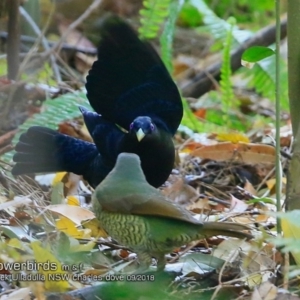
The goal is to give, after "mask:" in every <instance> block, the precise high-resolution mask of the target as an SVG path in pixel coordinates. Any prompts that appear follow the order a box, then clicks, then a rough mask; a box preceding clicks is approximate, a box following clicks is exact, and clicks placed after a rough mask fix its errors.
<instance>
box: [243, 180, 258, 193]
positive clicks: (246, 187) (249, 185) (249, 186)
mask: <svg viewBox="0 0 300 300" xmlns="http://www.w3.org/2000/svg"><path fill="white" fill-rule="evenodd" d="M244 190H245V191H247V192H249V193H250V194H251V195H253V196H256V195H257V192H256V189H255V188H254V187H253V185H252V183H251V182H249V181H248V180H247V181H246V183H245V185H244Z"/></svg>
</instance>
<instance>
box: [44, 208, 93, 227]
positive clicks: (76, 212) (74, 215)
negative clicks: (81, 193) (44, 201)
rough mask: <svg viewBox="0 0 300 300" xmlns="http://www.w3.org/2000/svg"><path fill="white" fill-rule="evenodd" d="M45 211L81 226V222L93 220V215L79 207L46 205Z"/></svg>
mask: <svg viewBox="0 0 300 300" xmlns="http://www.w3.org/2000/svg"><path fill="white" fill-rule="evenodd" d="M46 209H48V210H50V211H52V212H55V213H58V214H60V215H62V216H65V217H66V218H68V219H70V220H72V221H73V222H74V223H75V224H76V225H81V222H82V221H83V220H87V219H94V218H95V215H94V213H92V212H91V211H89V210H87V209H85V208H82V207H80V206H73V205H67V204H58V205H48V206H47V207H46Z"/></svg>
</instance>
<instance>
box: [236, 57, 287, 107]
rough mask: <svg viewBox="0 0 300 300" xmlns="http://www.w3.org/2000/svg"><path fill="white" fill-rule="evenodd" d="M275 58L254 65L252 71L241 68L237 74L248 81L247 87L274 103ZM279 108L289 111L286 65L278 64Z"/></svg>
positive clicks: (283, 62) (282, 62)
mask: <svg viewBox="0 0 300 300" xmlns="http://www.w3.org/2000/svg"><path fill="white" fill-rule="evenodd" d="M275 67H276V66H275V56H270V57H268V58H266V59H264V60H262V61H259V62H258V63H256V64H255V65H254V67H253V68H252V69H247V68H242V69H241V70H240V71H239V73H240V74H242V76H243V77H244V78H246V79H247V80H248V87H249V88H253V89H255V91H256V92H257V93H259V94H261V95H262V96H263V97H266V98H268V99H270V100H271V101H275V82H276V80H275ZM280 70H281V72H280V83H281V89H280V93H281V94H280V99H281V107H282V108H283V109H284V110H287V111H288V110H289V101H288V81H287V64H286V62H285V61H284V60H283V59H281V62H280Z"/></svg>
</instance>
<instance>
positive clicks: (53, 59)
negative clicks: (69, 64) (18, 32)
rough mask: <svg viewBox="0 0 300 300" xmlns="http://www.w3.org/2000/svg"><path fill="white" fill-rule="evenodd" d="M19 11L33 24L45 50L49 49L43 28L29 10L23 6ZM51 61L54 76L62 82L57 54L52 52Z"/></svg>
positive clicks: (32, 26)
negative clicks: (40, 27)
mask: <svg viewBox="0 0 300 300" xmlns="http://www.w3.org/2000/svg"><path fill="white" fill-rule="evenodd" d="M19 11H20V14H21V15H22V16H23V17H24V18H25V19H26V21H27V22H28V24H29V25H30V26H31V28H32V29H33V31H34V32H35V34H36V35H37V36H38V37H39V38H40V39H41V41H42V44H43V47H44V48H45V50H47V51H49V50H50V49H51V48H50V46H49V43H48V40H47V39H46V38H45V36H44V35H43V34H42V32H41V30H40V29H39V27H38V26H37V25H36V23H35V22H34V20H33V19H32V18H31V16H30V15H29V14H28V13H27V11H26V10H25V9H24V8H23V7H22V6H20V7H19ZM50 61H51V65H52V69H53V73H54V76H55V78H56V81H57V82H61V81H62V79H61V75H60V72H59V68H58V65H57V63H56V60H55V55H53V54H50Z"/></svg>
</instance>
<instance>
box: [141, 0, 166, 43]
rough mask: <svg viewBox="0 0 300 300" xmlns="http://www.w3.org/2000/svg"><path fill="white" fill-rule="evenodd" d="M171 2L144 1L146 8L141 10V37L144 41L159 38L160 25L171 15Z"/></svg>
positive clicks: (158, 0) (159, 0)
mask: <svg viewBox="0 0 300 300" xmlns="http://www.w3.org/2000/svg"><path fill="white" fill-rule="evenodd" d="M170 2H171V0H144V1H143V6H144V8H143V9H141V10H140V15H141V26H140V28H139V35H140V38H142V39H152V38H155V37H156V36H157V32H158V30H159V28H160V24H161V23H162V22H163V21H164V19H165V17H166V16H167V15H168V14H169V6H170Z"/></svg>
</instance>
